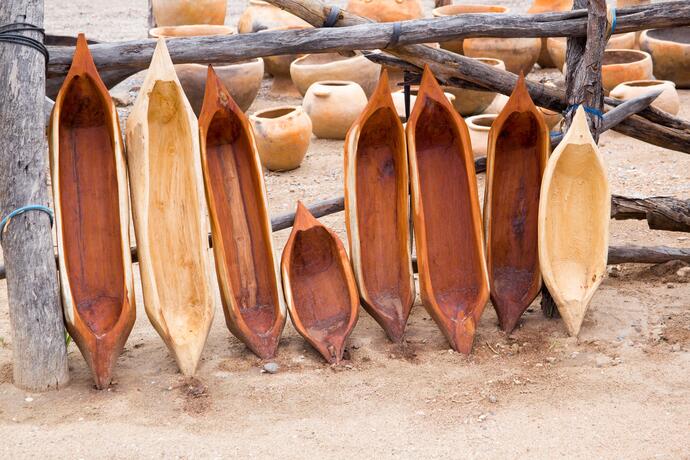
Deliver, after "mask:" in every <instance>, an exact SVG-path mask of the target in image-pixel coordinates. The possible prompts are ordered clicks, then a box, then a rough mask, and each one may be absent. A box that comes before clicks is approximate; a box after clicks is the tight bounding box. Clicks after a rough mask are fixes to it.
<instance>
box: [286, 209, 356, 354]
mask: <svg viewBox="0 0 690 460" xmlns="http://www.w3.org/2000/svg"><path fill="white" fill-rule="evenodd" d="M281 271H282V274H283V288H284V290H285V300H286V301H287V306H288V310H289V312H290V318H292V323H293V324H294V326H295V329H297V332H299V333H300V334H301V335H302V337H304V338H305V339H306V340H307V342H309V343H310V344H311V345H312V346H313V347H314V348H316V350H317V351H318V352H319V353H321V354H322V355H323V357H324V358H326V361H328V362H329V363H332V364H337V363H339V362H340V361H341V360H342V359H343V351H345V340H346V339H347V337H348V336H349V335H350V333H351V332H352V329H354V327H355V324H356V323H357V315H358V309H359V294H358V293H357V284H356V281H355V275H354V274H353V273H352V267H350V262H349V260H348V258H347V253H346V252H345V247H344V246H343V243H342V242H341V241H340V239H339V238H338V236H337V235H336V234H335V233H334V232H333V231H331V230H330V229H328V228H326V227H324V226H323V225H321V223H319V221H318V220H316V219H315V218H314V216H312V215H311V214H310V213H309V211H308V210H307V208H305V207H304V205H303V204H302V203H301V202H298V203H297V213H296V215H295V224H294V226H293V227H292V233H291V234H290V238H289V239H288V241H287V243H286V244H285V249H284V250H283V258H282V260H281Z"/></svg>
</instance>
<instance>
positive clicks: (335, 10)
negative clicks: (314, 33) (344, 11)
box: [323, 6, 340, 27]
mask: <svg viewBox="0 0 690 460" xmlns="http://www.w3.org/2000/svg"><path fill="white" fill-rule="evenodd" d="M338 16H340V7H339V6H332V7H331V11H330V12H329V13H328V16H327V17H326V20H325V21H324V22H323V26H324V27H333V26H335V23H336V22H338Z"/></svg>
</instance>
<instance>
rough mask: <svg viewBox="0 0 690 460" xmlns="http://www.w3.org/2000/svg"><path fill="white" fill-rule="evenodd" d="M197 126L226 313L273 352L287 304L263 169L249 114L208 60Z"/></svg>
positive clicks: (250, 341)
mask: <svg viewBox="0 0 690 460" xmlns="http://www.w3.org/2000/svg"><path fill="white" fill-rule="evenodd" d="M199 133H200V139H199V140H200V141H201V165H202V169H203V171H204V183H205V185H206V199H207V201H208V210H209V216H210V218H211V233H212V235H213V242H214V244H213V253H214V254H215V259H216V275H217V277H218V285H219V286H220V294H221V299H222V301H223V311H224V312H225V321H226V323H227V325H228V328H229V329H230V331H231V332H232V333H233V334H234V335H235V336H236V337H238V338H239V339H240V340H242V342H244V343H245V344H246V345H247V347H249V349H250V350H252V351H253V352H254V353H255V354H256V355H258V356H259V357H260V358H264V359H267V358H272V357H273V356H274V355H275V352H276V349H277V348H278V342H279V341H280V335H281V333H282V332H283V327H284V326H285V304H284V302H283V297H282V289H281V287H280V280H279V278H278V273H277V271H276V269H277V266H276V260H275V257H274V255H273V240H272V231H271V220H270V218H269V215H268V209H267V204H266V203H267V201H268V199H267V198H266V188H265V185H264V176H263V172H262V169H261V162H260V160H259V156H258V153H257V149H256V143H255V142H254V135H253V133H252V128H251V125H250V124H249V120H248V119H247V117H246V116H245V115H244V113H242V110H241V109H240V108H239V106H238V105H237V104H236V103H235V101H234V100H233V99H232V97H231V96H230V93H229V92H228V90H227V89H226V88H225V86H224V85H223V83H222V82H221V80H220V78H218V76H217V75H216V73H215V72H214V70H213V68H212V67H210V66H209V69H208V78H207V80H206V96H205V98H204V105H203V108H202V110H201V115H200V117H199Z"/></svg>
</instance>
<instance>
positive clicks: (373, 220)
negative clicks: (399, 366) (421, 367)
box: [345, 71, 415, 342]
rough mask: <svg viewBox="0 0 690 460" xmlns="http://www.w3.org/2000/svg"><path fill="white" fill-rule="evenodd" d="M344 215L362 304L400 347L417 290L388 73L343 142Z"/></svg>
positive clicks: (401, 135) (400, 137) (400, 140)
mask: <svg viewBox="0 0 690 460" xmlns="http://www.w3.org/2000/svg"><path fill="white" fill-rule="evenodd" d="M345 216H346V217H345V222H346V225H347V235H348V240H349V243H350V257H351V258H352V266H353V268H354V272H355V277H356V279H357V284H358V286H359V293H360V297H361V300H362V304H363V305H364V308H365V309H366V310H367V311H368V312H369V314H371V316H373V317H374V319H375V320H376V321H377V322H378V323H379V324H380V325H381V327H382V328H383V329H384V330H385V331H386V334H388V337H389V338H390V339H391V340H392V341H394V342H400V341H401V340H402V338H403V333H404V332H405V325H406V324H407V318H408V317H409V316H410V310H411V309H412V305H413V303H414V300H415V289H414V277H413V273H412V256H411V255H410V249H411V248H410V243H411V240H410V235H411V234H410V200H409V177H408V172H407V148H406V147H405V131H404V129H403V126H402V123H400V119H399V118H398V115H397V112H396V110H395V105H394V104H393V99H392V97H391V95H390V89H389V87H388V75H387V73H386V71H384V72H383V75H382V76H381V78H380V80H379V83H378V87H377V88H376V91H375V92H374V94H372V96H371V98H370V99H369V104H368V105H367V107H366V109H365V110H364V112H362V114H361V115H360V116H359V118H358V119H357V120H356V121H355V123H354V124H353V125H352V127H351V128H350V131H349V132H348V134H347V138H346V139H345Z"/></svg>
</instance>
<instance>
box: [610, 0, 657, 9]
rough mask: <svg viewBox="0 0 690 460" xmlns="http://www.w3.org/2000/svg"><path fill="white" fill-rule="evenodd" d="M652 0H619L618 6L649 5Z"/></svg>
mask: <svg viewBox="0 0 690 460" xmlns="http://www.w3.org/2000/svg"><path fill="white" fill-rule="evenodd" d="M650 3H652V0H618V1H617V2H616V8H627V7H629V6H638V5H648V4H650Z"/></svg>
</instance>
